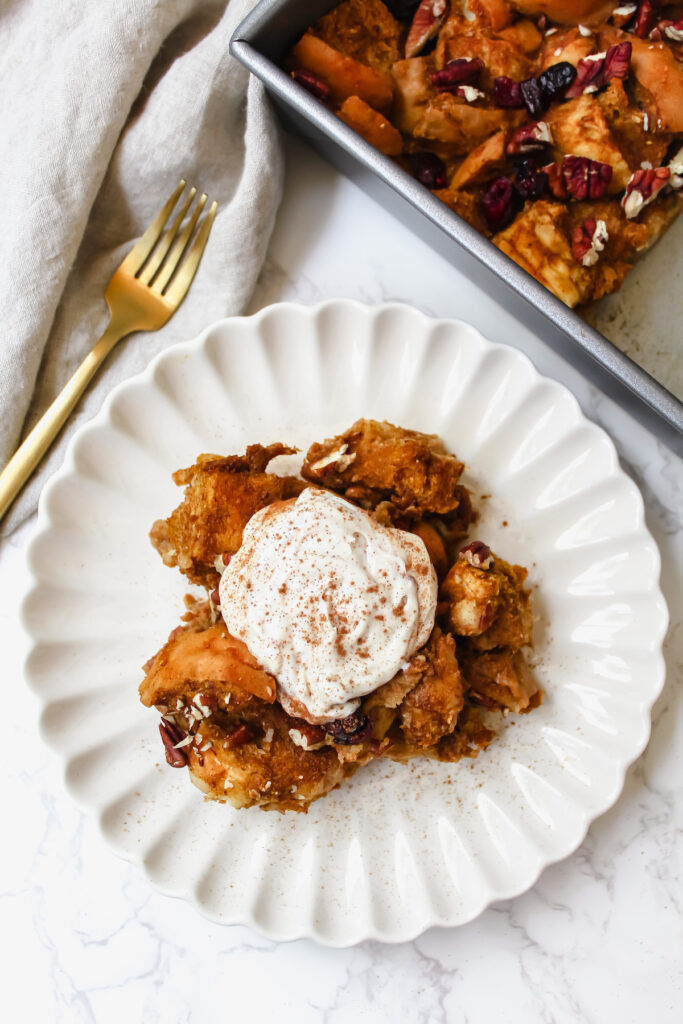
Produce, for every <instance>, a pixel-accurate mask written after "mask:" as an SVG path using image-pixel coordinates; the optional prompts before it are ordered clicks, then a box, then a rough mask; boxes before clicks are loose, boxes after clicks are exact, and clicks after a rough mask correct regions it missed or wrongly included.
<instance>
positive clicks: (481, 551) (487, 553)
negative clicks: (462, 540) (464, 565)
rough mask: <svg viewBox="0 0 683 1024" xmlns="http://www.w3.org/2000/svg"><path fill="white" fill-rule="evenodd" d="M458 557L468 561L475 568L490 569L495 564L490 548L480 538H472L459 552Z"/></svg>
mask: <svg viewBox="0 0 683 1024" xmlns="http://www.w3.org/2000/svg"><path fill="white" fill-rule="evenodd" d="M458 558H460V559H462V560H463V561H464V562H469V564H470V565H473V566H474V567H475V569H492V568H493V566H494V565H495V562H494V559H493V555H492V554H491V548H490V547H489V546H488V544H484V542H483V541H481V540H473V541H472V543H471V544H468V545H467V547H465V548H463V549H462V550H461V551H460V552H459V554H458Z"/></svg>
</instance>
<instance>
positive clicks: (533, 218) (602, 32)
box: [287, 0, 683, 307]
mask: <svg viewBox="0 0 683 1024" xmlns="http://www.w3.org/2000/svg"><path fill="white" fill-rule="evenodd" d="M287 68H288V70H289V72H290V74H291V75H292V77H293V78H294V80H295V81H296V82H298V83H299V85H300V86H301V87H302V88H304V89H306V90H308V92H310V93H312V94H313V95H314V96H315V97H316V98H317V99H318V100H319V101H320V102H321V103H323V104H325V105H326V106H328V107H329V108H330V109H331V110H333V111H334V112H335V113H336V114H337V115H338V116H339V117H340V118H341V119H342V120H344V121H345V122H346V123H347V124H348V125H349V126H350V127H351V128H353V129H354V130H355V131H356V132H358V133H359V134H360V135H361V136H363V138H364V139H366V140H367V141H368V142H370V143H371V144H372V145H374V146H375V147H377V148H378V149H379V150H380V151H381V152H382V153H384V154H385V155H386V156H389V157H392V158H393V159H395V160H396V161H397V162H398V163H399V164H400V165H401V166H402V167H403V168H404V169H405V170H406V171H407V172H408V173H410V174H412V175H413V176H414V177H415V178H416V179H417V180H418V181H419V182H421V183H422V184H423V185H424V186H425V187H426V188H428V189H430V190H431V191H432V192H433V193H434V195H435V196H437V197H438V198H439V199H441V200H442V201H443V202H444V203H446V204H447V205H448V206H449V207H450V208H451V209H452V210H454V211H455V213H457V214H458V215H459V216H460V217H462V218H464V220H466V221H468V222H469V223H470V224H471V225H472V226H473V227H474V228H476V229H477V230H478V231H479V232H481V233H482V234H484V235H486V236H487V237H488V238H490V239H491V240H492V241H493V243H494V244H495V245H496V246H497V247H498V248H499V249H501V250H502V251H503V252H504V253H506V254H507V255H508V256H509V257H510V258H511V259H513V260H514V261H515V262H516V263H517V264H519V266H521V267H522V268H523V269H524V270H526V271H527V272H528V273H529V274H531V275H533V277H535V278H536V279H537V280H538V281H540V282H541V284H543V285H545V286H546V287H547V288H548V289H550V291H551V292H553V293H554V294H555V295H556V296H558V298H560V299H561V300H562V301H563V302H565V303H566V304H567V305H568V306H571V307H581V306H584V305H585V304H587V303H589V302H591V301H592V300H596V299H599V298H601V297H602V296H603V295H606V294H608V293H609V292H612V291H614V290H616V289H617V288H619V286H620V285H621V283H622V281H623V280H624V277H625V276H626V274H627V273H628V271H629V270H630V269H631V267H632V266H633V264H634V263H635V261H636V260H637V259H638V257H640V256H641V255H642V254H643V253H645V252H646V251H647V250H648V249H649V248H651V246H652V245H653V244H654V243H655V242H656V241H657V240H658V239H659V238H660V236H661V235H662V233H663V232H664V231H665V230H666V228H667V227H668V226H669V224H670V223H671V222H672V220H673V219H674V218H675V217H676V216H677V214H678V213H679V212H680V210H681V207H682V206H683V4H682V3H673V4H671V3H665V2H658V0H638V2H634V3H623V2H622V3H617V2H614V0H421V2H420V0H386V2H382V0H343V2H342V3H340V4H338V5H337V6H336V7H334V8H333V9H332V10H331V11H330V12H329V13H328V14H326V15H325V16H324V17H322V18H321V19H320V20H319V21H318V22H317V23H316V24H314V25H312V26H311V27H310V29H309V30H308V31H307V32H306V33H305V34H304V35H303V36H302V38H301V39H300V40H299V41H298V42H297V43H296V45H295V46H294V47H293V48H292V50H291V52H290V54H289V57H288V61H287Z"/></svg>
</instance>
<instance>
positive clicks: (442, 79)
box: [431, 57, 484, 92]
mask: <svg viewBox="0 0 683 1024" xmlns="http://www.w3.org/2000/svg"><path fill="white" fill-rule="evenodd" d="M483 68H484V62H483V61H482V60H479V58H478V57H473V58H472V59H471V60H470V59H469V58H468V57H459V58H458V59H457V60H452V61H450V62H449V63H448V64H447V65H446V67H445V68H442V69H441V71H435V72H434V73H433V74H432V75H431V80H432V85H433V86H434V88H435V89H439V90H440V91H441V92H457V91H458V86H460V85H464V84H466V83H469V82H474V81H475V80H476V79H477V78H478V77H479V75H480V73H481V71H482V70H483Z"/></svg>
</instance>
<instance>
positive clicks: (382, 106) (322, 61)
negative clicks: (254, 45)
mask: <svg viewBox="0 0 683 1024" xmlns="http://www.w3.org/2000/svg"><path fill="white" fill-rule="evenodd" d="M292 59H293V62H294V66H295V67H296V68H303V69H304V70H305V71H312V72H313V74H314V75H318V76H319V77H320V78H322V80H323V82H325V83H326V85H328V86H329V87H330V89H331V90H332V93H333V95H334V98H335V99H336V100H337V102H339V103H343V102H344V100H345V99H348V97H349V96H360V98H361V99H362V100H365V102H366V103H368V104H369V105H370V106H371V107H373V108H374V109H375V110H381V111H388V110H390V109H391V101H392V99H393V95H394V80H393V78H392V77H391V75H390V74H389V72H388V71H382V70H381V69H378V68H371V67H368V66H367V64H361V63H360V62H359V61H357V60H354V59H353V57H345V56H344V54H343V53H340V52H339V50H335V49H334V47H332V46H328V45H327V43H325V42H323V40H322V39H319V38H318V37H317V36H314V35H313V34H312V33H311V32H307V33H306V34H305V35H304V36H302V37H301V39H300V40H299V42H298V43H297V44H296V46H295V47H294V49H293V50H292Z"/></svg>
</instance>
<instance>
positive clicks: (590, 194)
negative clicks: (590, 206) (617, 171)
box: [562, 156, 612, 200]
mask: <svg viewBox="0 0 683 1024" xmlns="http://www.w3.org/2000/svg"><path fill="white" fill-rule="evenodd" d="M562 174H563V176H564V183H565V185H566V187H567V192H568V194H569V195H570V196H571V197H572V199H580V200H582V199H600V198H601V197H602V196H604V194H605V192H606V191H607V188H608V186H609V183H610V181H611V180H612V168H611V166H610V164H603V163H600V162H599V161H598V160H589V158H588V157H586V156H565V157H564V158H563V160H562Z"/></svg>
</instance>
